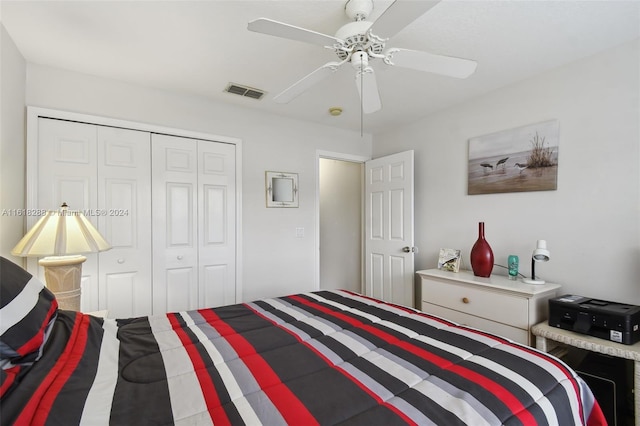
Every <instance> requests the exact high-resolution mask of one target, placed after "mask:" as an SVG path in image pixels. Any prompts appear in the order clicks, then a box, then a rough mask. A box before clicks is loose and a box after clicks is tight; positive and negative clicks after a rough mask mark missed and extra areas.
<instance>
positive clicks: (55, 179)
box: [28, 118, 98, 311]
mask: <svg viewBox="0 0 640 426" xmlns="http://www.w3.org/2000/svg"><path fill="white" fill-rule="evenodd" d="M96 157H97V130H96V126H94V125H91V124H83V123H76V122H72V121H64V120H55V119H50V118H39V119H38V182H37V200H38V201H37V203H38V204H37V206H33V207H34V208H37V209H46V210H55V209H58V208H59V207H60V205H61V204H62V203H63V202H66V203H67V205H68V206H69V208H70V209H71V210H80V211H83V212H84V213H85V215H86V216H87V218H88V219H89V220H90V221H91V222H92V223H93V224H94V225H95V226H96V227H97V226H98V221H97V217H95V216H92V215H91V212H93V211H94V210H95V209H96V208H97V206H98V202H97V192H96V185H97V159H96ZM34 224H35V222H34V223H28V226H29V227H30V226H33V225H34ZM85 256H86V257H87V261H86V262H84V263H83V264H82V280H81V294H82V296H81V309H82V310H84V311H88V310H96V309H97V308H98V290H97V289H98V256H97V255H96V254H86V255H85ZM39 269H40V277H41V278H43V279H44V275H43V274H42V271H41V268H39Z"/></svg>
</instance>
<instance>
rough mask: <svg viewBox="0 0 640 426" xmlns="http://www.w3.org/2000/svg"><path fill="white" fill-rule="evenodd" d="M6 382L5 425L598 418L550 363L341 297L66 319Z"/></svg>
mask: <svg viewBox="0 0 640 426" xmlns="http://www.w3.org/2000/svg"><path fill="white" fill-rule="evenodd" d="M3 386H4V387H5V389H4V392H3V398H2V401H1V402H0V404H1V414H0V416H1V417H0V421H1V423H2V424H3V425H5V424H6V425H9V424H14V423H15V424H45V423H46V424H57V425H74V424H87V425H103V424H114V425H134V424H135V425H143V424H153V425H155V424H185V425H186V424H188V425H200V424H213V423H215V424H234V425H235V424H251V425H255V424H266V425H279V424H291V425H312V424H327V425H328V424H331V425H334V424H354V425H355V424H358V425H392V424H418V425H429V424H437V425H447V426H449V425H456V424H459V425H462V424H469V425H474V426H477V425H500V424H508V425H533V424H541V425H547V424H548V425H558V424H559V425H573V424H590V425H596V424H602V423H604V420H603V418H602V414H601V411H600V409H599V407H598V405H597V403H595V401H594V399H593V396H592V394H591V392H590V391H589V389H588V388H587V387H586V385H585V384H584V383H583V382H582V381H581V380H580V378H578V377H577V376H576V375H575V373H574V372H573V371H571V370H570V369H569V368H567V367H566V366H565V365H564V364H563V363H561V362H560V361H558V360H556V359H555V358H552V357H550V356H547V355H546V354H543V353H541V352H539V351H537V350H535V349H532V348H529V347H525V346H521V345H518V344H515V343H512V342H511V341H508V340H505V339H503V338H499V337H496V336H493V335H489V334H486V333H481V332H477V331H474V330H471V329H469V328H466V327H463V326H459V325H456V324H453V323H451V322H448V321H446V320H443V319H440V318H437V317H433V316H429V315H426V314H424V313H421V312H418V311H414V310H411V309H408V308H403V307H398V306H394V305H389V304H386V303H383V302H379V301H376V300H373V299H370V298H366V297H363V296H360V295H357V294H353V293H349V292H344V291H335V292H330V291H319V292H313V293H305V294H298V295H292V296H287V297H281V298H275V299H267V300H261V301H256V302H253V303H245V304H238V305H232V306H225V307H219V308H213V309H203V310H198V311H189V312H179V313H170V314H167V315H161V316H151V317H144V318H135V319H127V320H113V319H104V320H103V319H100V318H96V317H92V316H89V315H84V314H81V313H75V312H70V311H60V312H59V313H58V318H57V319H56V321H55V323H54V325H53V329H52V334H51V336H50V337H49V339H48V341H47V344H46V347H45V351H44V354H43V357H42V358H41V359H40V360H39V361H37V362H36V363H34V364H33V365H32V366H31V367H29V368H28V369H25V370H24V371H21V372H20V373H19V374H18V375H17V376H16V377H15V378H13V379H12V381H11V383H9V384H7V383H5V384H3ZM600 422H602V423H600Z"/></svg>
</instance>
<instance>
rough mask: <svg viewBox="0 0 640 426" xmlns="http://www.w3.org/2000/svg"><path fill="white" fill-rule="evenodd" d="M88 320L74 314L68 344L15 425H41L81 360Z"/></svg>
mask: <svg viewBox="0 0 640 426" xmlns="http://www.w3.org/2000/svg"><path fill="white" fill-rule="evenodd" d="M89 323H90V319H89V317H88V316H87V315H83V314H81V313H79V312H78V313H77V314H76V320H75V321H74V323H73V329H72V330H71V335H70V336H69V343H68V344H67V346H66V347H65V348H64V351H63V352H62V354H61V355H60V357H59V358H58V360H57V361H56V363H55V365H54V366H53V368H52V369H51V370H50V371H49V374H47V376H46V377H45V379H44V380H43V381H42V382H41V383H40V386H39V387H38V389H36V391H35V392H34V393H33V395H32V397H31V398H30V399H29V402H28V403H27V405H26V406H25V408H24V410H23V411H22V413H20V416H19V417H18V418H17V420H16V423H15V424H16V425H27V424H28V425H43V424H45V422H46V421H47V417H48V415H49V411H50V410H51V407H52V405H53V403H54V401H55V399H56V397H57V396H58V393H59V392H60V390H61V389H62V387H63V386H64V384H65V383H66V382H67V380H68V379H69V377H71V374H72V373H73V371H74V370H75V369H76V367H77V365H78V363H79V362H80V360H81V359H82V354H83V352H84V349H85V346H86V344H87V330H88V328H89Z"/></svg>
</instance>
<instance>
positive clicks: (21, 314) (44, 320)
mask: <svg viewBox="0 0 640 426" xmlns="http://www.w3.org/2000/svg"><path fill="white" fill-rule="evenodd" d="M57 312H58V302H57V301H56V298H55V296H54V295H53V293H51V291H49V289H47V288H46V287H45V286H44V284H42V282H41V281H40V280H39V279H37V278H36V277H34V276H32V275H31V274H30V273H29V272H27V271H25V270H24V269H22V268H21V267H20V266H18V265H16V264H15V263H13V262H11V261H9V260H7V259H5V258H4V257H0V365H2V369H7V368H11V367H13V366H15V365H25V364H27V365H28V364H32V363H33V362H35V361H37V360H38V359H39V358H40V357H41V356H42V348H43V347H44V344H45V342H46V340H47V337H48V336H49V333H48V332H49V330H50V328H51V325H52V324H53V321H54V320H55V318H56V314H57Z"/></svg>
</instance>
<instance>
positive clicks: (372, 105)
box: [356, 67, 382, 114]
mask: <svg viewBox="0 0 640 426" xmlns="http://www.w3.org/2000/svg"><path fill="white" fill-rule="evenodd" d="M356 86H357V87H358V93H359V94H360V102H361V103H362V112H364V113H365V114H371V113H372V112H376V111H378V110H380V109H382V102H381V101H380V92H379V91H378V83H377V82H376V75H375V73H374V72H373V68H371V67H366V68H364V69H362V70H358V72H357V73H356Z"/></svg>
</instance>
